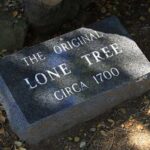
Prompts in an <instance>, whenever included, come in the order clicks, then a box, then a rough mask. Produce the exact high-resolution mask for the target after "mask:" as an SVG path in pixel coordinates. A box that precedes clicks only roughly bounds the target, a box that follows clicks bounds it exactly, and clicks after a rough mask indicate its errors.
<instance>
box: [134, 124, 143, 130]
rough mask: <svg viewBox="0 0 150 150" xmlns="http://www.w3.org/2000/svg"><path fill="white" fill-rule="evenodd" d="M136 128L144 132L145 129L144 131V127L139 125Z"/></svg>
mask: <svg viewBox="0 0 150 150" xmlns="http://www.w3.org/2000/svg"><path fill="white" fill-rule="evenodd" d="M136 128H137V129H138V130H143V129H144V127H143V126H142V125H141V124H139V125H137V126H136Z"/></svg>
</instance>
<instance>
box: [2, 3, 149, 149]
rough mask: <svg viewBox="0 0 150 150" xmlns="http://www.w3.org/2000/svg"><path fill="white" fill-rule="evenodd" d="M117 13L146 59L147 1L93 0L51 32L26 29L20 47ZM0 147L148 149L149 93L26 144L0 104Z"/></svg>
mask: <svg viewBox="0 0 150 150" xmlns="http://www.w3.org/2000/svg"><path fill="white" fill-rule="evenodd" d="M111 15H115V16H118V17H119V19H120V20H121V22H122V23H123V25H124V26H125V27H126V28H127V30H128V31H129V33H130V34H131V36H132V38H133V39H134V40H135V41H136V42H137V43H138V45H139V46H140V48H141V49H142V51H143V52H144V53H145V55H146V56H147V58H148V59H149V60H150V49H149V48H150V42H149V41H150V0H140V1H139V0H126V1H122V0H107V1H106V0H95V1H94V2H92V3H91V4H90V5H89V6H88V7H87V8H85V9H84V10H81V11H80V13H79V14H78V16H77V17H76V18H74V20H72V21H70V22H67V23H65V24H63V25H62V27H61V29H60V30H59V31H58V32H57V33H56V34H53V35H39V34H38V33H37V32H36V33H35V32H33V30H32V28H30V29H29V31H28V34H27V38H26V43H25V45H24V46H31V45H34V44H36V43H39V42H42V41H44V40H47V39H50V38H53V37H55V36H57V35H60V34H63V33H66V32H69V31H71V30H74V29H76V28H79V27H81V26H85V25H88V24H90V23H93V22H95V21H97V20H102V19H103V18H105V17H107V16H111ZM0 149H2V150H26V149H27V150H79V149H83V150H150V92H147V93H146V94H144V95H143V96H141V97H139V98H136V99H131V100H128V101H126V102H124V103H123V104H121V105H119V106H117V107H116V108H114V109H112V110H110V111H109V112H106V113H105V114H103V115H100V116H98V117H97V118H95V119H93V120H91V121H88V122H85V123H82V124H80V125H77V126H75V127H73V128H72V129H70V130H68V131H66V132H64V133H61V134H60V135H57V136H55V137H51V138H49V139H47V140H45V141H43V142H41V143H40V144H39V145H38V146H37V147H35V146H34V147H33V146H29V145H28V144H26V143H24V142H23V141H20V139H19V138H18V137H17V136H16V135H15V134H14V133H13V132H12V131H11V129H10V127H9V121H8V120H7V116H6V114H5V110H4V109H3V107H2V106H0Z"/></svg>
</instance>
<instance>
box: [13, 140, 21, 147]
mask: <svg viewBox="0 0 150 150" xmlns="http://www.w3.org/2000/svg"><path fill="white" fill-rule="evenodd" d="M14 144H15V145H16V146H17V147H21V146H22V142H20V141H15V143H14Z"/></svg>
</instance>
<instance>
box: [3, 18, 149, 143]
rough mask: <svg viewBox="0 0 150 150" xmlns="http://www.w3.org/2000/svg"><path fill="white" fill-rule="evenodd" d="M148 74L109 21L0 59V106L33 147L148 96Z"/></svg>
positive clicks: (144, 64) (115, 23)
mask: <svg viewBox="0 0 150 150" xmlns="http://www.w3.org/2000/svg"><path fill="white" fill-rule="evenodd" d="M33 56H34V60H31V57H32V58H33ZM50 71H51V72H50ZM52 72H53V73H52ZM149 72H150V63H149V61H148V60H147V58H146V57H145V56H144V54H143V53H142V51H141V50H140V49H139V47H138V46H137V44H136V43H135V42H134V41H133V40H132V39H131V38H130V36H129V35H128V33H127V31H126V30H125V29H124V27H123V26H122V25H121V23H120V22H119V20H118V19H117V18H116V17H111V18H108V19H106V20H104V21H102V22H97V23H95V24H93V25H90V26H89V27H84V28H80V29H77V30H75V31H72V32H70V33H67V34H64V35H61V36H60V37H56V38H54V39H51V40H48V41H46V42H43V43H40V44H38V45H36V46H33V47H29V48H25V49H23V50H21V51H19V52H17V53H15V54H13V55H9V56H6V57H4V58H3V59H1V61H0V101H1V103H2V104H3V105H4V107H5V109H6V112H7V115H8V118H9V121H10V124H11V126H12V129H13V130H14V131H15V132H16V133H17V134H18V135H19V136H20V138H22V139H23V140H25V141H27V142H29V143H31V144H35V143H38V142H39V141H41V140H43V139H45V138H47V137H49V136H52V135H55V134H57V133H60V132H62V131H64V130H66V129H68V128H70V127H72V126H74V125H75V124H78V123H80V122H83V121H86V120H89V119H91V118H93V117H95V116H97V115H98V114H101V113H103V112H104V111H106V110H108V109H110V108H112V107H114V106H116V105H117V104H119V103H121V102H123V101H125V100H127V99H130V98H133V97H137V96H140V95H141V94H143V93H144V92H146V91H148V90H149V89H150V86H149V85H150V74H149ZM54 73H55V74H54Z"/></svg>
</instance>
